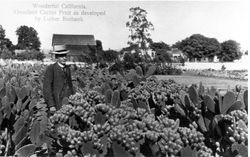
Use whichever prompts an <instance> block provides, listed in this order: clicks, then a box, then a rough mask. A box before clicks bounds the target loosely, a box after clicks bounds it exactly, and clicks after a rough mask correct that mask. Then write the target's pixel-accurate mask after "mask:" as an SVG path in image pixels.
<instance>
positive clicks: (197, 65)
mask: <svg viewBox="0 0 250 157" xmlns="http://www.w3.org/2000/svg"><path fill="white" fill-rule="evenodd" d="M223 65H224V66H225V67H226V70H247V69H248V63H247V62H226V63H201V62H186V63H185V66H184V67H181V68H182V69H200V70H202V69H214V70H221V67H222V66H223Z"/></svg>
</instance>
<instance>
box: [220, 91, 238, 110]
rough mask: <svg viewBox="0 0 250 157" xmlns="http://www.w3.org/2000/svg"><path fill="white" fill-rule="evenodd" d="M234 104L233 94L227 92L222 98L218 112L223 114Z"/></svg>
mask: <svg viewBox="0 0 250 157" xmlns="http://www.w3.org/2000/svg"><path fill="white" fill-rule="evenodd" d="M234 102H235V95H234V93H233V92H231V91H229V92H227V93H226V94H225V96H224V98H223V103H222V104H220V112H221V113H223V114H225V113H226V112H227V110H228V109H229V108H230V107H231V106H232V105H233V103H234Z"/></svg>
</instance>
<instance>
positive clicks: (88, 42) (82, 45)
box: [52, 34, 96, 62]
mask: <svg viewBox="0 0 250 157" xmlns="http://www.w3.org/2000/svg"><path fill="white" fill-rule="evenodd" d="M55 45H66V47H67V49H68V50H70V52H69V54H68V57H69V60H70V61H77V62H78V61H83V60H84V59H83V58H85V59H86V54H90V53H95V52H93V51H96V40H95V38H94V35H74V34H53V37H52V47H53V49H54V46H55Z"/></svg>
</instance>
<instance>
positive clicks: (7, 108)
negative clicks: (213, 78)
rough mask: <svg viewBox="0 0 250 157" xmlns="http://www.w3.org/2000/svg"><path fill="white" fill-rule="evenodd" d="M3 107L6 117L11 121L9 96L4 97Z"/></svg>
mask: <svg viewBox="0 0 250 157" xmlns="http://www.w3.org/2000/svg"><path fill="white" fill-rule="evenodd" d="M2 105H3V108H4V112H3V113H4V115H3V116H4V117H5V118H7V119H9V118H10V115H11V104H10V102H9V98H8V97H7V96H4V97H3V99H2Z"/></svg>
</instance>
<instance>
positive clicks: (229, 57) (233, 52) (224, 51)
mask: <svg viewBox="0 0 250 157" xmlns="http://www.w3.org/2000/svg"><path fill="white" fill-rule="evenodd" d="M241 56H242V53H241V51H240V44H239V43H237V42H236V41H234V40H227V41H224V42H223V43H221V52H220V53H219V54H218V58H219V60H220V61H229V62H231V61H234V60H235V59H240V58H241Z"/></svg>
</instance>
